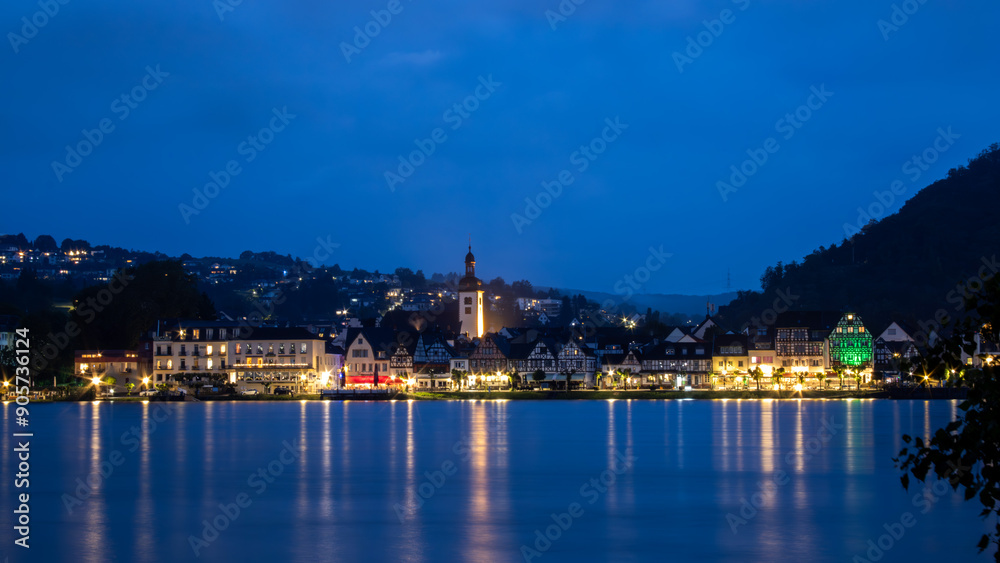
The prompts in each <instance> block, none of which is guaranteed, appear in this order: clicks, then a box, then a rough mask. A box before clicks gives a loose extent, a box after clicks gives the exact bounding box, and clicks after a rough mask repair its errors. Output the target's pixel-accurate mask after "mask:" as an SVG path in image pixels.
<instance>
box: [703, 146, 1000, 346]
mask: <svg viewBox="0 0 1000 563" xmlns="http://www.w3.org/2000/svg"><path fill="white" fill-rule="evenodd" d="M998 195H1000V145H997V144H994V145H992V146H991V147H990V148H989V149H987V150H984V151H983V152H982V153H980V154H979V155H978V156H977V157H976V158H974V159H971V160H970V161H969V164H968V166H961V167H959V168H954V169H952V170H950V171H949V172H948V176H947V177H946V178H944V179H942V180H938V181H937V182H934V183H933V184H931V185H929V186H927V187H925V188H924V189H922V190H920V191H919V192H918V193H917V194H916V195H914V196H913V198H911V199H910V200H909V201H907V202H906V203H905V204H904V205H903V206H902V208H901V209H900V210H899V211H898V212H897V213H896V214H894V215H890V216H888V217H885V218H884V219H882V220H881V221H877V222H875V221H871V222H869V223H868V224H867V225H866V226H865V227H864V228H862V229H861V232H860V233H858V234H855V235H853V236H852V237H850V238H849V239H845V240H843V241H842V242H841V243H840V244H839V245H838V244H834V245H831V246H830V247H829V248H824V247H822V246H821V247H820V248H819V249H817V250H816V251H814V252H813V253H812V254H810V255H809V256H806V257H805V258H804V259H803V261H802V262H801V263H798V262H792V263H791V264H781V263H780V262H779V263H778V264H777V265H775V266H772V267H768V268H767V270H766V271H765V272H764V274H763V275H762V276H761V287H762V290H763V291H759V292H758V291H752V292H740V294H739V295H738V297H737V298H736V299H735V300H734V301H733V302H732V303H730V304H729V305H727V306H725V307H722V308H721V309H720V311H719V313H720V317H721V318H722V319H723V320H724V322H726V321H727V322H728V324H729V325H731V326H732V328H734V329H735V328H739V327H741V326H743V325H744V324H746V323H747V322H748V321H749V320H750V319H751V318H753V317H761V315H762V314H763V313H764V312H765V311H767V310H768V309H769V308H771V307H772V306H773V305H774V303H775V299H779V303H781V300H780V297H779V294H778V293H777V292H778V291H779V290H780V291H783V292H787V293H789V294H791V295H792V296H793V297H792V298H791V299H789V300H790V301H792V304H791V307H790V308H791V309H793V310H807V309H819V310H825V309H834V310H848V309H851V310H854V311H856V312H857V313H859V314H860V315H861V316H862V318H863V319H864V321H865V323H866V324H867V325H868V326H869V328H870V330H872V331H873V332H874V331H881V330H882V329H883V328H885V327H886V326H888V324H889V323H890V322H892V321H899V322H901V323H902V324H903V326H904V327H906V328H907V329H908V330H910V331H911V332H913V331H916V330H919V328H920V325H923V326H930V325H929V321H931V320H933V319H934V317H935V315H936V314H938V315H940V314H941V311H944V312H947V313H951V314H954V313H956V312H958V311H959V310H960V309H961V297H960V295H961V293H962V292H964V291H965V289H966V288H967V284H968V280H969V279H970V277H976V276H978V275H980V274H982V275H983V276H987V277H989V276H992V275H995V274H996V271H997V269H998V268H1000V263H997V262H996V256H997V254H1000V221H998V218H997V211H996V207H995V205H994V202H995V201H996V198H997V196H998ZM971 288H972V289H973V290H975V289H977V288H978V285H977V284H976V283H975V282H973V283H972V284H971ZM796 296H797V297H796Z"/></svg>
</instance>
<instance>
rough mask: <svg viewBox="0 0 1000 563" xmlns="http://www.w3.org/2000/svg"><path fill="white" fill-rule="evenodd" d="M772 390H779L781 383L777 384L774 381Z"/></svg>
mask: <svg viewBox="0 0 1000 563" xmlns="http://www.w3.org/2000/svg"><path fill="white" fill-rule="evenodd" d="M774 390H775V391H781V385H778V384H777V383H775V384H774Z"/></svg>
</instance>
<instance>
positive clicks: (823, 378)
mask: <svg viewBox="0 0 1000 563" xmlns="http://www.w3.org/2000/svg"><path fill="white" fill-rule="evenodd" d="M816 379H818V380H819V386H820V387H822V388H823V389H826V374H825V373H823V372H820V373H819V374H818V375H817V376H816Z"/></svg>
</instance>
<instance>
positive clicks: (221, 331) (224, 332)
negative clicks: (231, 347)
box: [219, 328, 226, 340]
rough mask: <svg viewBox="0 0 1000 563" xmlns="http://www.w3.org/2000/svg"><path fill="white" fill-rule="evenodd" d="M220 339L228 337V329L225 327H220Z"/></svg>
mask: <svg viewBox="0 0 1000 563" xmlns="http://www.w3.org/2000/svg"><path fill="white" fill-rule="evenodd" d="M219 339H220V340H225V339H226V329H224V328H220V329H219Z"/></svg>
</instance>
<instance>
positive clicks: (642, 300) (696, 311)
mask: <svg viewBox="0 0 1000 563" xmlns="http://www.w3.org/2000/svg"><path fill="white" fill-rule="evenodd" d="M557 291H559V293H561V294H563V295H576V294H582V295H584V296H586V298H587V299H589V300H591V301H594V302H596V303H604V302H606V301H609V300H610V301H613V302H615V303H621V302H622V296H621V295H619V294H617V293H604V292H600V291H586V290H582V289H564V288H559V289H557ZM736 296H737V295H736V293H723V294H720V295H678V294H673V293H671V294H665V293H636V294H635V295H633V296H631V297H630V298H629V299H628V301H627V302H625V303H624V305H623V307H625V308H627V307H626V306H627V305H630V306H631V307H634V308H635V309H636V310H637V311H639V312H645V311H646V309H647V308H648V309H653V310H654V311H661V312H671V313H680V314H683V315H689V316H691V317H692V318H694V319H701V318H703V317H704V315H705V306H706V304H707V303H712V304H714V305H716V306H718V304H720V303H728V302H730V301H732V300H733V299H735V298H736Z"/></svg>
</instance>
